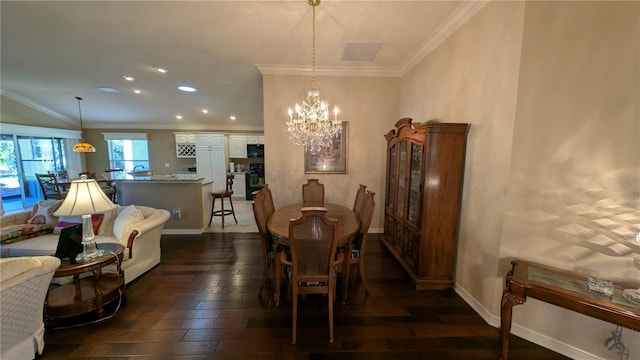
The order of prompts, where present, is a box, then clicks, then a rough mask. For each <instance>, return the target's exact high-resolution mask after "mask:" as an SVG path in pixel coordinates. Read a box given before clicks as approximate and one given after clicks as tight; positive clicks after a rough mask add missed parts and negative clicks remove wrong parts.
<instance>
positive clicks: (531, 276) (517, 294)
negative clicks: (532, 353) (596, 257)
mask: <svg viewBox="0 0 640 360" xmlns="http://www.w3.org/2000/svg"><path fill="white" fill-rule="evenodd" d="M511 265H512V268H511V270H510V271H509V272H508V273H507V278H506V286H505V289H504V293H503V295H502V304H501V313H500V317H501V320H500V321H501V333H502V354H501V357H500V359H502V360H507V359H508V358H509V333H510V332H511V316H512V311H513V307H514V306H516V305H520V304H524V303H525V302H526V301H527V297H530V298H534V299H538V300H540V301H544V302H546V303H549V304H553V305H557V306H560V307H563V308H565V309H568V310H572V311H576V312H579V313H582V314H585V315H588V316H591V317H594V318H597V319H600V320H604V321H608V322H610V323H614V324H617V325H620V326H624V327H626V328H629V329H632V330H635V331H640V308H637V307H635V306H634V305H633V304H632V303H630V302H629V301H627V300H626V299H625V298H624V297H623V290H624V289H628V288H638V285H639V284H636V283H634V284H621V283H613V284H612V285H613V294H612V295H611V296H603V295H599V294H597V293H594V292H592V291H589V289H588V286H587V282H588V276H587V275H583V274H579V273H575V272H571V271H567V270H562V269H558V268H554V267H551V266H546V265H542V264H537V263H533V262H528V261H522V260H514V261H512V262H511Z"/></svg>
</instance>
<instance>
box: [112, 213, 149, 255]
mask: <svg viewBox="0 0 640 360" xmlns="http://www.w3.org/2000/svg"><path fill="white" fill-rule="evenodd" d="M142 220H144V215H143V214H142V211H140V209H138V208H136V207H135V206H134V205H129V206H127V207H125V208H124V209H122V211H120V214H118V217H116V220H115V221H114V222H113V235H115V237H116V239H118V241H120V242H121V243H122V244H125V245H126V243H127V240H128V238H129V234H130V233H131V231H132V230H133V229H135V227H136V226H137V225H138V224H139V223H140V221H142Z"/></svg>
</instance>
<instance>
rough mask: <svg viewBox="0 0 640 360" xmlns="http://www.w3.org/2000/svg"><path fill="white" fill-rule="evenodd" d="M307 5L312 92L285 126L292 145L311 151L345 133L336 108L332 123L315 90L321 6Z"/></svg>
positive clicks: (313, 2)
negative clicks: (308, 12)
mask: <svg viewBox="0 0 640 360" xmlns="http://www.w3.org/2000/svg"><path fill="white" fill-rule="evenodd" d="M307 3H308V4H309V5H311V8H312V9H313V22H312V30H313V31H312V34H313V38H312V41H313V42H312V47H311V48H312V62H311V90H309V92H308V93H307V98H306V99H304V100H303V101H302V103H301V104H298V103H296V106H295V108H294V109H295V111H294V110H291V108H289V119H288V120H287V122H286V125H287V131H289V137H290V138H291V140H292V141H293V143H294V144H295V145H302V146H304V147H305V149H306V150H311V149H314V148H317V147H327V146H329V145H331V143H333V139H335V138H337V137H338V135H339V134H340V132H341V130H342V120H339V119H338V113H339V111H338V108H337V107H334V109H333V120H332V119H330V118H329V104H328V103H326V102H325V101H323V100H322V99H321V98H320V92H319V91H318V90H316V6H318V5H320V0H307Z"/></svg>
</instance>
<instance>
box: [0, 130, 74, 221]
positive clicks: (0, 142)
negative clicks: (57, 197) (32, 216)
mask: <svg viewBox="0 0 640 360" xmlns="http://www.w3.org/2000/svg"><path fill="white" fill-rule="evenodd" d="M65 168H66V159H65V156H64V139H62V138H51V137H38V136H23V135H11V134H2V135H0V192H1V193H2V207H1V208H0V210H1V212H2V213H6V212H13V211H19V210H22V209H25V208H29V207H31V206H33V204H34V203H35V202H36V201H38V200H39V199H42V193H41V191H40V187H39V185H38V181H37V179H36V176H35V174H36V173H46V172H47V171H49V170H62V169H65Z"/></svg>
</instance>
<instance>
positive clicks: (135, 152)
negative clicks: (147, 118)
mask: <svg viewBox="0 0 640 360" xmlns="http://www.w3.org/2000/svg"><path fill="white" fill-rule="evenodd" d="M103 135H104V139H105V140H106V141H107V144H108V146H109V166H110V167H111V168H112V169H124V170H126V171H131V170H133V169H134V168H135V167H140V166H141V167H144V168H145V169H149V168H150V167H149V146H148V142H147V134H145V133H104V134H103Z"/></svg>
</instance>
